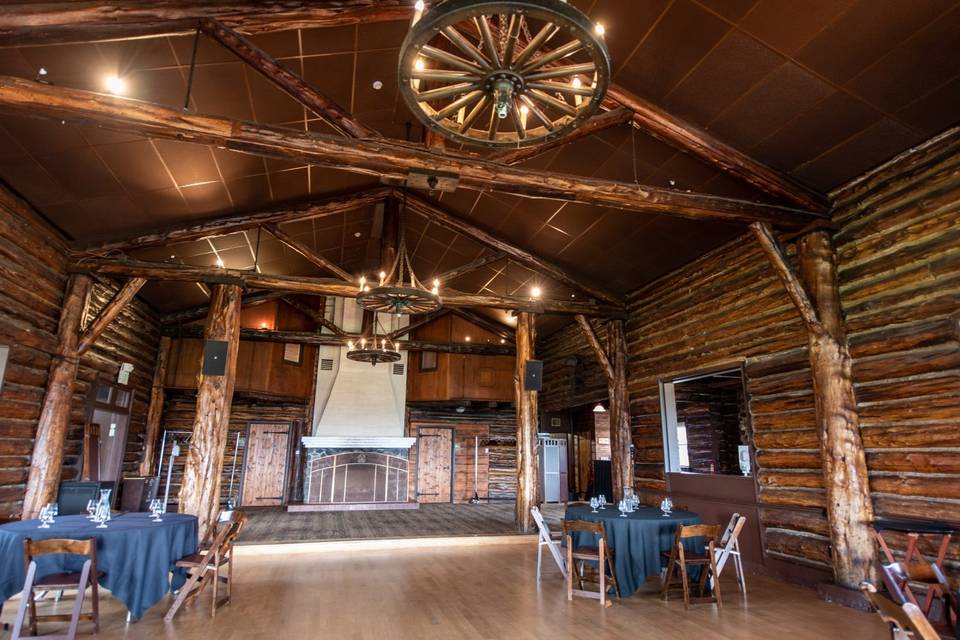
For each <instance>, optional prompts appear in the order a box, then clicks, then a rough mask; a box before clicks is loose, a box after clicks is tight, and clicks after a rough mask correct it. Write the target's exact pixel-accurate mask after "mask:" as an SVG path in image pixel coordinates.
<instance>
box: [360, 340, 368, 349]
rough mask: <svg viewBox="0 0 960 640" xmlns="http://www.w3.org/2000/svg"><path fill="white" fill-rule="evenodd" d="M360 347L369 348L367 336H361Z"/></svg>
mask: <svg viewBox="0 0 960 640" xmlns="http://www.w3.org/2000/svg"><path fill="white" fill-rule="evenodd" d="M360 348H361V349H366V348H367V339H366V338H360Z"/></svg>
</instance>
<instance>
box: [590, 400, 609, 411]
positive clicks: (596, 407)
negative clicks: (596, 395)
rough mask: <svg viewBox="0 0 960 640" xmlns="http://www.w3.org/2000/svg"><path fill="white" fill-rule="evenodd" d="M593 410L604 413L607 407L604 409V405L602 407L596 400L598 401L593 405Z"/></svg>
mask: <svg viewBox="0 0 960 640" xmlns="http://www.w3.org/2000/svg"><path fill="white" fill-rule="evenodd" d="M593 412H594V413H606V412H607V409H606V407H604V406H603V405H602V404H600V403H599V402H598V403H597V406H595V407H594V408H593Z"/></svg>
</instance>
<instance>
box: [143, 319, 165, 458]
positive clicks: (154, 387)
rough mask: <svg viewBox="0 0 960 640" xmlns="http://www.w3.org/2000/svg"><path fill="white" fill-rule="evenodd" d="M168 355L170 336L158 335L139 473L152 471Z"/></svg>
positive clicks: (161, 410) (158, 433)
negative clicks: (158, 341) (158, 340)
mask: <svg viewBox="0 0 960 640" xmlns="http://www.w3.org/2000/svg"><path fill="white" fill-rule="evenodd" d="M169 357H170V338H169V337H167V336H160V344H159V346H158V347H157V362H156V365H155V366H154V369H153V383H152V384H151V385H150V404H149V405H148V406H147V424H146V428H145V433H144V436H143V457H142V458H141V459H140V475H141V476H151V475H153V471H154V462H155V460H154V458H155V457H156V450H157V439H158V438H159V437H160V420H161V418H162V417H163V402H164V397H165V394H164V382H165V381H166V379H167V362H168V361H169Z"/></svg>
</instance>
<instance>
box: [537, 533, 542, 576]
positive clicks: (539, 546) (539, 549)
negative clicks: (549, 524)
mask: <svg viewBox="0 0 960 640" xmlns="http://www.w3.org/2000/svg"><path fill="white" fill-rule="evenodd" d="M542 563H543V540H538V541H537V582H540V565H541V564H542Z"/></svg>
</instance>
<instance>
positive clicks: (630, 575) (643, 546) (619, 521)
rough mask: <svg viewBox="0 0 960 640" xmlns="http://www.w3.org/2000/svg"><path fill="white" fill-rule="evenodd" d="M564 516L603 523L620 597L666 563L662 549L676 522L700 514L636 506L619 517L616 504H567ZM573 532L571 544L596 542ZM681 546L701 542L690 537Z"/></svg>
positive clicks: (699, 547)
mask: <svg viewBox="0 0 960 640" xmlns="http://www.w3.org/2000/svg"><path fill="white" fill-rule="evenodd" d="M564 517H565V518H566V519H567V520H589V521H591V522H602V523H603V527H604V530H605V531H606V534H607V542H608V543H609V544H610V547H611V548H612V549H613V560H614V570H615V571H616V574H617V584H618V585H619V587H620V595H621V596H622V597H626V596H629V595H631V594H633V593H634V592H636V591H637V590H638V589H639V588H640V587H641V585H643V583H644V582H646V581H647V579H648V578H650V577H652V576H659V575H660V573H661V571H662V569H663V567H664V566H666V559H665V558H664V557H663V552H665V551H667V552H669V551H670V547H671V546H672V545H673V540H674V536H676V533H677V528H678V527H679V526H680V525H690V524H699V523H700V516H698V515H697V514H695V513H692V512H690V511H672V512H671V513H669V514H667V515H664V514H663V512H662V511H661V510H660V509H658V508H655V507H639V508H637V509H635V510H634V511H633V512H630V513H627V514H626V517H621V515H620V511H619V510H618V509H617V507H616V506H614V505H609V504H608V505H606V507H605V508H603V509H597V510H596V511H594V510H593V509H591V507H590V506H589V505H571V506H569V507H567V510H566V513H565V515H564ZM576 535H577V536H578V538H577V539H575V540H574V544H592V545H595V544H596V542H588V541H587V540H585V539H584V540H581V539H580V537H583V536H589V535H590V534H585V533H578V534H576ZM684 547H685V548H689V549H690V550H691V551H698V552H702V551H703V542H702V540H697V539H691V540H689V541H688V542H685V543H684Z"/></svg>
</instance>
